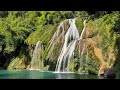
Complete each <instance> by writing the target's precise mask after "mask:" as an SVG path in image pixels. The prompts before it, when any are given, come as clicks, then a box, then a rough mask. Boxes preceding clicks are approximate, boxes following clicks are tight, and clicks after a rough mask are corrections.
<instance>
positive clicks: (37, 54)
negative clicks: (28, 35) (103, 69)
mask: <svg viewBox="0 0 120 90" xmlns="http://www.w3.org/2000/svg"><path fill="white" fill-rule="evenodd" d="M40 50H41V44H40V41H38V42H37V43H36V46H35V49H34V51H33V55H32V61H31V67H30V70H34V69H35V70H36V69H39V59H40Z"/></svg>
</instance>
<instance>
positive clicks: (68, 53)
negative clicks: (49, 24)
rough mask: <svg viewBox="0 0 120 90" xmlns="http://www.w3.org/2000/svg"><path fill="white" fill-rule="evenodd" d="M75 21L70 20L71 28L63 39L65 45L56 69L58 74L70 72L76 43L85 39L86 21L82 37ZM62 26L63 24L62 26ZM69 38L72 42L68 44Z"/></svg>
mask: <svg viewBox="0 0 120 90" xmlns="http://www.w3.org/2000/svg"><path fill="white" fill-rule="evenodd" d="M75 20H76V19H68V21H69V25H70V27H69V28H68V30H67V32H66V34H65V36H64V38H63V39H64V40H63V41H64V44H63V47H62V50H61V53H60V55H59V57H58V62H57V64H56V69H55V71H57V72H60V71H69V65H70V60H71V58H72V57H73V56H74V50H75V46H76V42H77V41H79V40H81V39H82V38H83V34H84V31H85V23H86V20H84V22H83V24H84V28H83V30H82V33H81V35H80V37H79V32H78V29H77V27H76V25H75ZM64 22H65V21H64ZM62 24H63V23H61V24H60V26H61V25H62ZM62 28H63V27H62ZM69 38H70V41H71V42H69V43H68V40H69ZM71 38H72V39H71ZM79 45H80V44H79ZM79 53H80V50H79ZM82 54H83V51H82Z"/></svg>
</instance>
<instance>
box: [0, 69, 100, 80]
mask: <svg viewBox="0 0 120 90" xmlns="http://www.w3.org/2000/svg"><path fill="white" fill-rule="evenodd" d="M0 79H99V77H98V76H97V75H88V74H80V73H74V72H68V73H65V72H64V73H56V72H51V71H47V72H44V71H40V70H22V71H16V70H12V71H9V70H0Z"/></svg>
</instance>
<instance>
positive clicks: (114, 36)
mask: <svg viewBox="0 0 120 90" xmlns="http://www.w3.org/2000/svg"><path fill="white" fill-rule="evenodd" d="M75 17H78V18H77V20H76V26H77V27H78V30H79V33H81V32H82V29H83V20H84V19H85V18H86V17H87V18H88V21H87V30H88V31H89V30H91V33H92V34H91V36H90V37H89V38H93V37H96V36H101V37H102V42H101V43H100V44H97V46H96V47H97V48H101V49H102V50H103V53H104V59H105V61H107V62H110V64H113V62H112V61H113V60H112V59H111V58H110V59H108V57H109V55H110V54H109V53H111V51H110V50H111V49H112V50H114V51H113V52H112V53H114V54H115V56H114V57H115V60H116V62H115V64H114V67H115V70H116V72H117V78H120V77H119V76H120V67H119V64H120V55H119V54H120V53H119V51H120V50H119V49H120V40H119V37H120V30H119V29H120V13H119V12H118V11H95V12H90V11H0V67H3V68H5V69H6V68H8V69H17V68H19V67H20V68H21V69H26V68H27V67H28V66H27V65H29V64H30V61H31V58H32V52H33V49H34V47H35V44H36V42H37V41H40V42H41V44H42V45H43V51H42V52H41V53H42V54H41V57H40V59H41V60H42V61H41V68H43V67H45V70H46V69H47V70H53V68H55V65H56V62H57V61H56V59H57V57H58V53H59V48H60V45H61V42H60V41H59V42H58V43H57V44H56V45H55V47H54V48H53V52H52V54H51V56H50V58H49V60H47V58H46V56H47V54H48V46H49V41H50V39H51V38H52V36H53V34H54V32H55V31H56V29H57V26H58V25H59V24H60V22H62V21H63V20H65V19H69V18H75ZM87 38H88V37H87ZM89 53H90V52H89ZM90 55H91V54H90ZM91 59H92V60H89V61H88V65H85V64H84V66H83V68H81V67H80V65H77V64H80V63H78V62H79V61H78V56H76V58H74V60H72V62H71V65H70V70H71V71H80V70H81V69H83V71H85V72H86V71H90V72H92V73H97V71H98V67H99V66H98V65H97V64H96V63H95V60H94V59H95V58H94V57H92V56H91ZM93 60H94V61H93ZM13 67H14V68H13ZM85 67H87V68H85Z"/></svg>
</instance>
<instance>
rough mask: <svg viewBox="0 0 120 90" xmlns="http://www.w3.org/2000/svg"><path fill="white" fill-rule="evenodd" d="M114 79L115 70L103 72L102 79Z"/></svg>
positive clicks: (110, 69)
mask: <svg viewBox="0 0 120 90" xmlns="http://www.w3.org/2000/svg"><path fill="white" fill-rule="evenodd" d="M115 77H116V73H115V69H114V68H113V67H111V68H108V69H106V70H105V72H104V78H109V79H115Z"/></svg>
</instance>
